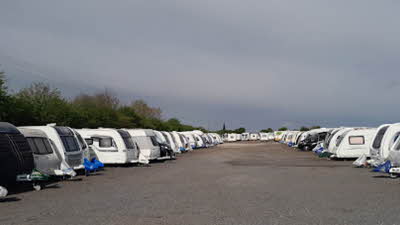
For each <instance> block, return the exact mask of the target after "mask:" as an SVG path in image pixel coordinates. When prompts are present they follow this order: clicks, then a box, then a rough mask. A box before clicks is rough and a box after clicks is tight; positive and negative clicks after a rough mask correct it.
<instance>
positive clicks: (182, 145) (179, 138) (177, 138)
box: [171, 131, 188, 152]
mask: <svg viewBox="0 0 400 225" xmlns="http://www.w3.org/2000/svg"><path fill="white" fill-rule="evenodd" d="M171 136H172V138H173V139H174V142H175V144H176V146H177V148H178V149H179V151H180V152H185V151H187V147H188V146H186V145H185V144H186V143H185V140H184V138H183V137H182V136H181V135H180V134H178V132H176V131H173V132H171Z"/></svg>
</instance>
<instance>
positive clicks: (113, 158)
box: [76, 128, 139, 164]
mask: <svg viewBox="0 0 400 225" xmlns="http://www.w3.org/2000/svg"><path fill="white" fill-rule="evenodd" d="M76 131H77V132H78V133H79V134H80V135H81V136H82V137H83V138H84V139H85V140H86V142H87V143H88V144H89V145H90V147H91V148H92V150H93V151H94V153H95V155H96V157H97V159H98V160H99V161H101V162H102V163H104V164H128V163H137V162H138V161H139V157H138V156H139V152H138V150H137V148H136V145H135V144H134V143H133V141H132V138H131V136H130V135H129V133H128V132H126V131H124V130H117V129H111V128H99V129H79V130H78V129H77V130H76Z"/></svg>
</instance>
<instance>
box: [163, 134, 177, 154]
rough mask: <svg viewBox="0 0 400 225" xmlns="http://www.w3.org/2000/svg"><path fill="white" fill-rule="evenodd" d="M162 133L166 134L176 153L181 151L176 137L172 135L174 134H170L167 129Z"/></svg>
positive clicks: (165, 136)
mask: <svg viewBox="0 0 400 225" xmlns="http://www.w3.org/2000/svg"><path fill="white" fill-rule="evenodd" d="M161 133H162V135H163V136H164V138H165V139H166V141H167V143H168V144H169V145H170V146H171V148H172V151H174V153H181V151H180V149H179V147H178V143H177V142H175V140H174V138H173V137H172V134H170V133H168V132H166V131H163V132H161Z"/></svg>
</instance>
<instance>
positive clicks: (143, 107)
mask: <svg viewBox="0 0 400 225" xmlns="http://www.w3.org/2000/svg"><path fill="white" fill-rule="evenodd" d="M131 107H132V108H133V109H134V110H135V112H136V113H137V114H139V115H140V116H142V117H147V118H155V119H159V120H161V114H162V112H161V109H160V108H153V107H150V106H149V105H148V104H147V103H146V102H145V101H143V100H136V101H134V102H133V103H132V104H131Z"/></svg>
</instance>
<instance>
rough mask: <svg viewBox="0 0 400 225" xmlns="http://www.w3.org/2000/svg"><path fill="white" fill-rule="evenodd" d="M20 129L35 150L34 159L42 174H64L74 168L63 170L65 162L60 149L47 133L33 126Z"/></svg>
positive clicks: (37, 168)
mask: <svg viewBox="0 0 400 225" xmlns="http://www.w3.org/2000/svg"><path fill="white" fill-rule="evenodd" d="M18 130H19V131H20V132H21V133H22V134H23V135H24V136H25V138H26V140H27V141H28V144H29V146H30V147H31V149H32V152H33V159H34V162H35V169H36V170H37V171H39V172H40V173H42V174H46V175H50V176H64V175H68V172H72V171H73V170H72V168H69V166H66V167H68V168H64V169H66V171H65V172H64V171H63V170H61V167H62V166H61V164H62V162H63V160H62V157H61V155H60V151H59V150H58V149H57V147H56V146H55V144H54V143H53V141H52V140H50V139H49V138H48V137H47V135H46V133H45V132H43V131H41V130H37V129H31V128H21V127H20V128H18Z"/></svg>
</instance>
